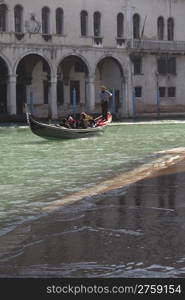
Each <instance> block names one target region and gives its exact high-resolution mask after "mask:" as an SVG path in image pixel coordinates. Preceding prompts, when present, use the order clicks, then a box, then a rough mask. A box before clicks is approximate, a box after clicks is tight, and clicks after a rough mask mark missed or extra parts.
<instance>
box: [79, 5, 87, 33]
mask: <svg viewBox="0 0 185 300" xmlns="http://www.w3.org/2000/svg"><path fill="white" fill-rule="evenodd" d="M80 21H81V35H82V36H87V34H88V13H87V12H86V11H85V10H83V11H81V14H80Z"/></svg>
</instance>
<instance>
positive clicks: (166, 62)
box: [157, 57, 176, 75]
mask: <svg viewBox="0 0 185 300" xmlns="http://www.w3.org/2000/svg"><path fill="white" fill-rule="evenodd" d="M157 64H158V73H159V74H163V75H165V74H173V75H175V74H176V57H160V58H159V59H158V61H157Z"/></svg>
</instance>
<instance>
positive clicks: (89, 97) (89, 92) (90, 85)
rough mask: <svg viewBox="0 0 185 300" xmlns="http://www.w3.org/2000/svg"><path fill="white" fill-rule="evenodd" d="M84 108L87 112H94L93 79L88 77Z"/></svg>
mask: <svg viewBox="0 0 185 300" xmlns="http://www.w3.org/2000/svg"><path fill="white" fill-rule="evenodd" d="M86 107H87V110H88V112H90V113H91V112H94V110H95V77H94V76H92V75H91V76H89V77H88V78H87V103H86Z"/></svg>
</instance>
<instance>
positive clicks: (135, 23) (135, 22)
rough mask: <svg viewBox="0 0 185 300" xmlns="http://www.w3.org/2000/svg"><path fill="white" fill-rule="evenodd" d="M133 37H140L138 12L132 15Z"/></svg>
mask: <svg viewBox="0 0 185 300" xmlns="http://www.w3.org/2000/svg"><path fill="white" fill-rule="evenodd" d="M133 38H134V39H139V38H140V16H139V15H138V14H134V16H133Z"/></svg>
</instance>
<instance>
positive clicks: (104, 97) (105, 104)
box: [100, 85, 112, 120]
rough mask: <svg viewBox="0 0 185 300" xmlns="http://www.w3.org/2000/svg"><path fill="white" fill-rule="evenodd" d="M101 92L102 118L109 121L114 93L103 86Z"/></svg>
mask: <svg viewBox="0 0 185 300" xmlns="http://www.w3.org/2000/svg"><path fill="white" fill-rule="evenodd" d="M100 88H101V92H100V101H101V108H102V118H103V119H104V120H107V113H108V108H109V100H110V98H111V97H112V93H111V92H109V91H108V90H107V88H106V87H105V86H104V85H102V86H101V87H100Z"/></svg>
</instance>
